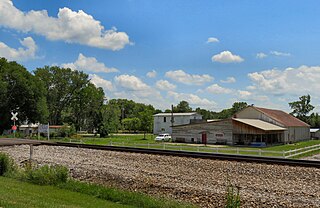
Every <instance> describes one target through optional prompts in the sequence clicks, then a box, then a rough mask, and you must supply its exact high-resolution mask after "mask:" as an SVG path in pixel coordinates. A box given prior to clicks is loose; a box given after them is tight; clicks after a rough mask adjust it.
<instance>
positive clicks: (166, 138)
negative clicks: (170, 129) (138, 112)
mask: <svg viewBox="0 0 320 208" xmlns="http://www.w3.org/2000/svg"><path fill="white" fill-rule="evenodd" d="M170 139H171V136H170V134H159V135H158V136H157V137H156V138H155V139H154V140H155V141H156V142H168V141H170Z"/></svg>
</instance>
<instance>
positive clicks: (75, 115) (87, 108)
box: [62, 83, 104, 132]
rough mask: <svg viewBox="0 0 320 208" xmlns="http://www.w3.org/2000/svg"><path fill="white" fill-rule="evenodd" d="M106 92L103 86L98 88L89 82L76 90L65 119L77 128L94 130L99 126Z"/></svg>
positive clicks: (64, 116)
mask: <svg viewBox="0 0 320 208" xmlns="http://www.w3.org/2000/svg"><path fill="white" fill-rule="evenodd" d="M103 99H104V92H103V89H102V88H96V87H95V85H94V84H92V83H88V84H87V85H86V86H84V87H83V88H82V89H80V90H79V91H76V92H75V95H74V98H73V99H72V102H71V105H70V107H69V108H68V109H69V111H68V113H66V114H65V115H63V116H62V117H63V118H64V121H67V122H69V123H70V122H71V123H73V124H74V125H75V127H76V129H77V130H87V131H90V132H92V131H93V130H94V129H96V128H98V126H99V122H97V116H98V114H99V113H100V110H101V108H102V105H103Z"/></svg>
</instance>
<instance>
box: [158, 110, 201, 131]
mask: <svg viewBox="0 0 320 208" xmlns="http://www.w3.org/2000/svg"><path fill="white" fill-rule="evenodd" d="M164 117H165V118H166V122H164ZM191 119H202V115H199V114H195V115H192V116H190V115H174V116H173V120H174V123H173V125H174V126H176V125H184V124H189V123H190V120H191ZM153 133H154V134H160V133H169V134H171V133H172V128H171V116H154V117H153Z"/></svg>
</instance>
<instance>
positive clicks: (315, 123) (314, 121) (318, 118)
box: [308, 113, 320, 128]
mask: <svg viewBox="0 0 320 208" xmlns="http://www.w3.org/2000/svg"><path fill="white" fill-rule="evenodd" d="M308 124H310V126H311V127H314V128H315V127H317V128H319V127H320V115H319V114H318V113H312V114H311V115H310V116H309V119H308Z"/></svg>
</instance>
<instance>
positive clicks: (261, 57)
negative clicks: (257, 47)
mask: <svg viewBox="0 0 320 208" xmlns="http://www.w3.org/2000/svg"><path fill="white" fill-rule="evenodd" d="M267 56H268V55H267V54H265V53H262V52H261V53H257V55H256V57H257V58H258V59H263V58H266V57H267Z"/></svg>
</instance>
